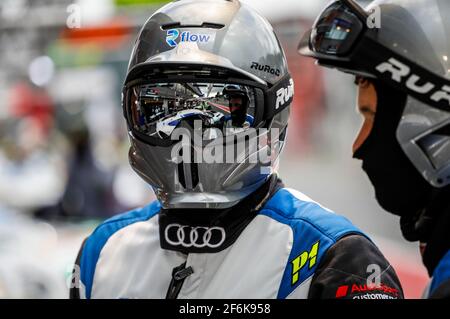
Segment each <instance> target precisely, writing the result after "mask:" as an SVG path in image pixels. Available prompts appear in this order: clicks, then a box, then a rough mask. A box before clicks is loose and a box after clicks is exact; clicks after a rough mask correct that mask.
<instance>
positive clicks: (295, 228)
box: [71, 188, 401, 298]
mask: <svg viewBox="0 0 450 319" xmlns="http://www.w3.org/2000/svg"><path fill="white" fill-rule="evenodd" d="M160 209H161V206H160V204H159V203H158V202H157V201H155V202H153V203H152V204H150V205H149V206H146V207H144V208H141V209H137V210H133V211H130V212H128V213H125V214H122V215H119V216H117V217H114V218H112V219H109V220H107V221H105V222H104V223H102V224H101V225H100V226H98V227H97V228H96V230H95V231H94V232H93V234H92V235H91V236H89V237H88V239H87V240H86V241H85V243H84V245H83V246H82V250H81V251H80V254H79V260H78V261H77V264H78V265H79V266H80V281H81V283H82V284H83V285H84V287H82V288H83V289H80V290H79V291H85V294H86V295H85V296H81V297H87V298H90V292H91V290H92V284H93V278H94V274H95V268H96V265H97V261H98V259H99V257H100V254H101V251H102V249H103V247H104V246H105V244H106V243H107V241H108V239H109V238H110V237H111V236H112V235H114V234H115V233H116V232H118V231H119V230H121V229H123V228H125V227H127V226H130V225H132V224H135V223H138V222H143V221H147V220H149V219H151V218H152V217H153V216H155V215H157V214H158V212H159V211H160ZM258 215H261V216H266V217H269V218H270V219H272V220H273V221H275V222H278V223H281V224H284V225H287V226H289V227H290V229H291V234H292V236H291V237H292V243H291V248H290V255H289V258H288V259H287V264H286V265H285V267H284V272H283V275H282V280H281V283H280V286H279V289H278V295H277V298H287V297H289V298H296V297H299V296H303V297H304V296H308V297H309V298H335V297H349V298H350V297H352V296H354V295H361V294H363V293H366V294H370V295H371V294H372V293H375V292H376V293H379V294H384V293H386V291H387V290H388V288H389V287H391V288H392V291H397V293H391V294H390V295H394V296H400V295H401V287H400V284H399V283H398V279H397V277H396V275H395V272H394V271H393V269H392V268H391V267H390V266H389V263H388V262H387V261H386V260H385V259H384V257H383V255H382V254H381V253H380V252H379V251H378V249H377V248H376V246H375V245H374V244H373V243H372V242H371V241H370V240H369V239H368V238H367V237H366V236H365V235H364V234H363V233H362V232H361V231H360V230H359V229H358V228H356V227H355V226H354V225H353V224H352V223H351V222H350V221H349V220H348V219H346V218H345V217H343V216H340V215H337V214H334V213H333V212H332V211H330V210H329V209H327V208H324V207H322V206H321V205H320V204H318V203H316V202H314V201H313V200H311V199H310V198H308V197H307V196H305V195H304V194H302V193H300V192H298V191H295V190H292V189H287V188H282V189H280V190H278V191H277V192H276V193H275V194H274V195H273V196H272V197H271V198H270V199H269V200H268V201H267V202H266V203H265V204H264V205H263V207H262V208H261V209H260V211H259V213H258ZM369 264H380V267H382V272H383V275H382V276H383V279H382V284H384V286H383V287H384V288H383V290H382V291H380V289H381V288H380V289H379V290H378V291H368V290H367V287H365V286H364V285H365V284H366V278H367V276H368V275H367V273H366V271H367V266H368V265H369ZM384 278H386V280H384ZM345 285H348V286H349V290H348V291H346V293H347V294H346V295H345V296H344V295H343V290H344V288H341V287H343V286H345ZM353 285H357V290H358V291H354V290H355V289H354V286H353ZM339 289H340V290H339ZM73 291H75V290H73ZM392 291H390V292H392ZM388 292H389V291H388ZM347 295H348V296H347ZM71 296H72V297H74V296H75V297H76V294H74V293H72V292H71Z"/></svg>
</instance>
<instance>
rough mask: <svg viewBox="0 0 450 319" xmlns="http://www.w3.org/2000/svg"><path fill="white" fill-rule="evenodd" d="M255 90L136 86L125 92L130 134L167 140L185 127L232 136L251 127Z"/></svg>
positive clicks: (231, 86) (202, 84)
mask: <svg viewBox="0 0 450 319" xmlns="http://www.w3.org/2000/svg"><path fill="white" fill-rule="evenodd" d="M255 90H256V89H255V88H253V87H251V86H247V85H241V84H230V83H205V82H172V83H145V84H138V85H135V86H131V87H130V88H129V89H128V90H127V92H126V93H125V94H126V101H127V103H126V110H127V113H128V114H127V119H128V123H129V125H130V128H131V130H132V131H134V132H138V133H140V134H143V135H145V136H147V137H151V138H156V139H161V140H170V139H171V137H172V135H173V133H174V132H175V130H176V129H177V128H180V127H182V126H183V127H186V126H185V125H188V126H190V127H192V128H194V127H195V128H198V127H199V126H200V127H201V129H202V130H207V129H212V130H210V132H213V133H214V132H216V133H217V130H220V131H221V133H222V134H223V135H230V134H236V133H240V132H243V131H246V130H247V129H249V128H251V127H254V124H255V110H256V98H255V95H256V94H255ZM214 136H215V134H210V137H209V139H213V138H214Z"/></svg>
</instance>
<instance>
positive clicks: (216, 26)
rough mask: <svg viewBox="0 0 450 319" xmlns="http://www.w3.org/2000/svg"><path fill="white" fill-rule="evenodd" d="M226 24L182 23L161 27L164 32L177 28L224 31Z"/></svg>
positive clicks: (167, 24) (172, 23)
mask: <svg viewBox="0 0 450 319" xmlns="http://www.w3.org/2000/svg"><path fill="white" fill-rule="evenodd" d="M224 27H225V25H224V24H220V23H214V22H203V23H202V24H182V23H181V22H170V23H165V24H162V25H161V29H162V30H169V29H175V28H208V29H222V28H224Z"/></svg>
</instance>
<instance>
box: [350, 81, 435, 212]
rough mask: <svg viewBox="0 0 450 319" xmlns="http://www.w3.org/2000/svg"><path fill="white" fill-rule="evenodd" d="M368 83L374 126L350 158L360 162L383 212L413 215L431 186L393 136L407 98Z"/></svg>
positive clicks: (429, 192)
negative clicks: (375, 101) (372, 89)
mask: <svg viewBox="0 0 450 319" xmlns="http://www.w3.org/2000/svg"><path fill="white" fill-rule="evenodd" d="M371 82H372V83H373V84H374V86H375V89H376V92H377V97H378V104H377V110H376V113H375V120H374V125H373V128H372V131H371V133H370V135H369V136H368V138H367V139H366V141H365V142H364V143H363V145H362V146H361V147H360V148H359V149H358V150H357V151H356V152H355V154H354V156H353V157H354V158H357V159H361V160H362V161H363V164H362V168H363V170H364V171H365V172H366V173H367V175H368V176H369V179H370V181H371V182H372V184H373V186H374V188H375V195H376V199H377V200H378V203H379V204H380V205H381V206H382V207H383V208H384V209H385V210H387V211H389V212H391V213H392V214H395V215H399V216H405V215H413V214H416V213H417V212H418V211H420V210H421V209H423V208H425V207H426V205H427V203H429V200H430V196H431V191H432V187H431V186H430V184H429V183H428V182H427V181H426V180H425V179H424V178H423V177H422V176H421V175H420V173H419V172H418V171H417V169H416V168H415V167H414V166H413V164H412V163H411V161H410V160H409V159H408V158H407V157H406V154H405V153H404V152H403V150H402V148H401V146H400V144H399V142H398V140H397V137H396V132H397V127H398V124H399V122H400V119H401V116H402V114H403V110H404V109H405V105H406V99H407V96H406V94H404V93H399V91H397V90H395V89H392V88H391V87H389V86H387V85H385V84H384V83H382V82H380V81H377V80H371Z"/></svg>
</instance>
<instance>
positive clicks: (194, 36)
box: [166, 29, 211, 47]
mask: <svg viewBox="0 0 450 319" xmlns="http://www.w3.org/2000/svg"><path fill="white" fill-rule="evenodd" d="M178 38H180V42H197V43H207V42H209V39H210V38H211V36H210V35H208V34H201V33H191V32H190V31H183V32H181V34H180V31H179V30H178V29H170V30H167V36H166V42H167V44H168V45H170V46H171V47H176V46H177V45H178V43H177V41H176V40H177V39H178Z"/></svg>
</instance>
